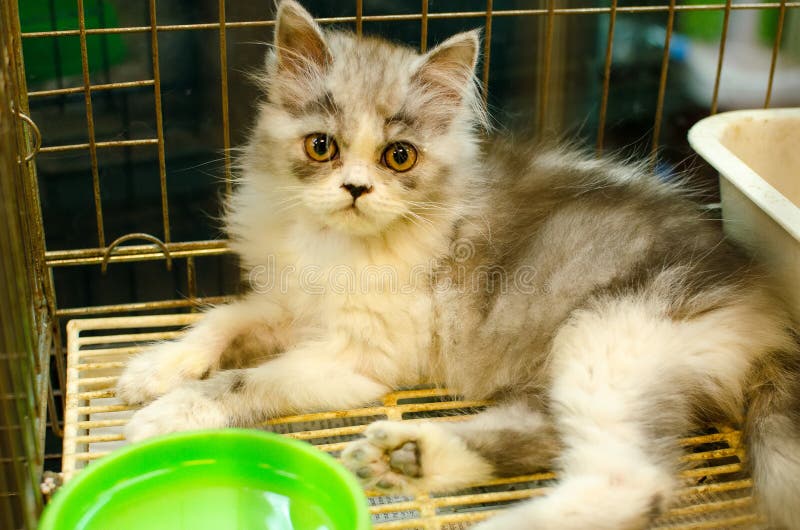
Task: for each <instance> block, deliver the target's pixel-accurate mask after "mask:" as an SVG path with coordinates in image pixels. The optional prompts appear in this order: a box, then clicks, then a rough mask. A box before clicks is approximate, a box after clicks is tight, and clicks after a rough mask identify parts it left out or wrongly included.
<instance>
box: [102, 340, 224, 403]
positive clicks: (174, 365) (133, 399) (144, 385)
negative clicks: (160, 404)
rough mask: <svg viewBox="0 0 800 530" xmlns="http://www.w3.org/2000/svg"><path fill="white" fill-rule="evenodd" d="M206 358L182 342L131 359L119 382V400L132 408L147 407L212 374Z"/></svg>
mask: <svg viewBox="0 0 800 530" xmlns="http://www.w3.org/2000/svg"><path fill="white" fill-rule="evenodd" d="M205 359H206V356H204V355H201V354H200V352H197V351H194V350H192V349H189V348H187V347H186V346H185V345H184V344H182V343H180V342H165V343H162V344H158V345H157V346H154V347H153V348H152V349H150V350H147V351H145V352H143V353H140V354H138V355H136V356H135V357H131V359H130V360H129V361H128V364H127V365H126V366H125V370H124V371H123V372H122V375H121V376H120V378H119V380H118V381H117V389H116V391H117V397H119V398H120V399H121V400H122V401H123V402H125V403H130V404H139V403H148V402H150V401H153V400H154V399H156V398H157V397H159V396H163V395H164V394H166V393H167V392H169V391H170V390H172V389H174V388H177V387H178V386H180V385H181V383H183V382H184V381H186V380H187V379H188V380H191V379H200V378H201V377H203V375H204V374H206V373H207V372H208V370H209V366H208V362H206V361H205Z"/></svg>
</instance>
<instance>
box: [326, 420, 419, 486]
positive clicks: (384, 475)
mask: <svg viewBox="0 0 800 530" xmlns="http://www.w3.org/2000/svg"><path fill="white" fill-rule="evenodd" d="M413 427H414V426H412V425H403V424H401V423H394V422H387V421H381V422H376V423H373V424H372V425H370V426H369V427H367V430H366V431H364V437H365V438H364V439H363V440H359V441H356V442H353V443H352V444H350V446H349V447H348V448H347V449H345V451H344V452H343V453H342V462H343V463H344V464H345V466H347V467H348V468H349V469H350V470H352V471H353V473H355V474H356V476H357V477H358V478H359V480H360V481H361V483H362V484H363V485H364V487H366V488H376V489H379V490H384V491H387V492H389V491H392V492H409V491H414V490H416V489H417V488H418V487H419V486H420V484H419V483H420V481H421V479H422V477H423V474H424V473H423V466H422V461H421V447H420V445H419V443H418V436H417V434H419V433H418V432H416V429H414V428H413Z"/></svg>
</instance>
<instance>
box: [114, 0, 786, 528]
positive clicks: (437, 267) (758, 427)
mask: <svg viewBox="0 0 800 530" xmlns="http://www.w3.org/2000/svg"><path fill="white" fill-rule="evenodd" d="M276 34H277V37H276V43H275V48H274V51H273V52H272V53H271V54H270V56H269V58H268V60H267V66H266V68H265V74H264V76H263V77H262V84H263V86H264V89H265V91H266V97H265V100H264V102H263V103H262V104H261V105H260V107H259V110H258V119H257V123H256V126H255V129H254V131H253V134H252V138H251V141H250V142H249V143H248V145H247V146H246V148H245V149H244V151H243V156H242V158H241V161H240V173H241V174H240V177H239V182H238V186H237V188H236V191H235V192H234V195H233V196H232V197H230V199H229V202H228V205H227V214H226V225H227V230H228V233H229V235H230V236H231V244H232V247H233V249H234V250H235V251H236V252H237V253H238V254H239V256H240V257H241V259H242V265H243V269H244V272H245V275H246V278H247V279H248V280H249V281H250V282H251V284H252V287H253V290H252V292H251V293H249V294H248V295H246V296H245V297H244V298H243V299H242V300H241V301H239V302H237V303H234V304H232V305H229V306H224V307H219V308H215V309H213V310H211V311H210V312H209V314H208V315H207V317H206V318H205V319H204V320H203V321H202V322H201V323H200V324H198V325H196V326H195V327H194V328H193V329H192V330H191V331H190V332H189V333H188V334H187V336H186V337H185V338H184V339H182V340H180V341H177V342H174V343H165V344H162V345H159V346H158V347H156V348H155V349H152V350H150V351H149V352H146V353H145V354H143V355H142V356H140V357H137V358H135V359H134V360H133V361H132V362H131V364H130V365H129V367H128V368H127V370H126V372H125V374H124V375H123V377H122V378H121V380H120V383H119V392H120V395H121V396H123V398H125V399H126V400H128V401H131V402H148V401H152V400H154V401H153V402H152V403H150V404H149V405H148V406H147V407H145V408H144V409H143V410H142V411H140V412H138V413H137V414H136V415H135V416H134V418H133V420H132V421H131V423H130V425H129V427H128V436H129V437H130V438H131V439H141V438H144V437H147V436H151V435H154V434H159V433H162V432H169V431H173V430H181V429H187V428H197V427H218V426H223V425H250V424H253V423H255V422H256V421H258V420H260V419H263V418H266V417H271V416H275V415H280V414H288V413H294V412H308V411H313V410H320V409H329V408H340V407H354V406H359V405H361V404H363V403H365V402H368V401H370V400H373V399H376V398H378V397H379V396H380V395H381V394H382V393H384V392H386V391H388V390H390V389H394V388H399V387H402V386H404V385H412V384H419V383H421V382H431V381H432V382H437V383H447V384H448V385H449V386H451V387H453V388H454V389H456V390H457V391H459V392H461V393H462V394H464V395H465V396H467V397H470V398H476V399H478V398H494V399H496V400H498V401H499V402H500V404H499V405H498V406H497V407H495V408H492V409H489V410H488V411H487V412H485V413H483V414H481V415H479V416H477V417H476V418H474V419H472V420H470V421H467V422H465V423H460V424H453V425H433V424H423V425H421V426H419V427H410V426H407V425H400V424H394V423H391V422H382V423H379V424H376V425H374V426H373V427H370V429H369V430H368V431H367V437H366V438H365V439H364V440H363V441H361V442H358V443H355V444H352V445H351V447H350V448H349V449H348V450H347V451H346V452H345V453H344V455H343V459H344V461H345V462H346V463H347V465H348V466H350V467H351V468H352V469H353V470H354V471H355V472H356V473H357V474H358V476H359V477H360V478H361V479H362V480H363V481H364V482H365V484H369V485H372V486H376V487H380V488H384V489H386V490H387V491H389V490H415V489H426V488H437V489H448V488H450V489H452V488H457V487H462V486H464V485H467V484H469V483H470V482H472V481H476V480H483V479H486V478H490V477H491V476H502V475H506V474H513V473H521V472H526V471H534V470H537V469H542V468H544V467H549V466H556V467H558V468H559V469H560V471H561V477H562V480H561V482H560V484H559V485H558V486H557V487H556V488H555V489H554V490H553V492H552V494H550V495H548V496H547V497H545V498H542V499H537V500H535V501H531V502H528V503H523V504H522V505H520V506H519V507H517V508H514V509H511V510H509V511H507V513H505V514H503V515H502V516H501V517H499V518H497V519H492V520H489V521H488V522H486V523H484V524H483V525H482V526H480V528H481V529H482V530H489V529H492V530H494V529H502V530H513V529H520V530H526V529H530V528H559V529H564V528H575V529H581V528H589V527H592V528H608V529H617V528H642V527H646V526H647V525H649V524H650V522H651V520H652V518H653V517H654V516H656V515H658V514H659V513H660V512H661V510H663V509H664V508H665V507H666V506H668V505H669V502H670V500H671V498H672V496H673V494H674V491H675V488H676V487H677V486H678V482H677V481H676V479H675V477H676V476H677V473H676V472H677V467H676V466H677V464H676V462H677V461H678V459H677V458H676V456H677V455H678V454H679V451H680V450H679V447H678V445H677V443H676V440H677V438H678V437H679V436H681V435H684V434H686V433H688V432H690V431H691V430H693V429H695V428H697V427H698V426H701V425H704V424H707V422H709V421H712V420H714V421H729V422H737V421H741V419H742V413H743V411H747V412H746V419H745V421H744V425H745V429H746V434H747V437H748V441H749V443H750V445H751V455H752V457H753V470H754V473H755V476H756V484H757V487H758V489H759V492H760V494H761V496H762V498H763V499H764V506H765V507H766V508H767V510H768V512H769V514H770V515H771V517H773V520H774V521H775V522H776V523H777V524H783V525H785V526H786V527H787V528H790V529H800V519H798V516H797V514H796V513H795V512H794V511H793V506H794V503H793V501H794V500H796V499H797V498H798V497H800V459H798V457H797V455H798V454H800V416H799V415H798V412H797V411H798V410H799V409H800V360H798V356H800V348H798V343H797V338H796V336H795V335H794V334H793V332H792V329H793V328H794V324H793V322H792V321H791V318H790V317H789V316H788V314H787V313H786V311H785V310H784V309H783V306H782V305H781V303H780V302H779V300H778V297H776V296H775V295H774V293H773V291H772V289H773V288H772V286H771V283H770V281H769V279H768V275H767V274H765V273H764V271H762V270H761V269H760V268H759V266H758V265H757V264H756V263H754V262H753V261H752V260H751V259H750V258H749V257H748V256H747V255H745V254H744V253H743V252H741V251H740V250H739V249H738V248H736V247H735V246H734V245H732V244H731V243H730V242H728V241H726V240H725V238H724V237H723V236H722V234H721V232H720V230H719V227H718V225H717V224H716V223H715V222H714V221H712V220H710V219H706V218H704V216H703V214H702V213H701V211H700V210H699V209H698V208H697V207H696V205H695V204H694V203H692V202H691V201H690V200H689V199H688V198H687V197H686V196H685V195H684V193H683V192H682V191H681V190H680V189H679V187H678V186H675V185H669V184H665V183H663V182H660V181H658V179H657V178H656V177H655V176H654V174H653V171H652V170H651V169H650V168H649V167H648V166H647V165H645V164H636V163H631V162H624V163H623V162H619V161H615V160H612V159H595V158H593V157H591V156H586V155H584V154H581V153H580V152H578V151H576V150H574V149H566V148H564V147H557V146H546V145H538V146H530V145H526V144H525V143H520V142H514V141H507V140H503V139H500V138H492V139H491V140H488V141H486V140H484V139H483V138H482V136H481V133H480V131H481V129H482V128H484V126H485V124H486V123H487V120H486V115H485V112H484V110H483V107H482V106H481V98H480V94H479V91H478V89H477V85H476V84H475V83H474V76H473V73H472V72H473V70H474V66H475V63H476V61H477V56H478V49H479V42H480V41H479V37H478V34H477V33H475V32H468V33H465V34H459V35H457V36H455V37H453V38H451V39H449V40H448V41H446V42H444V43H443V44H442V45H440V46H439V47H438V48H435V49H434V50H432V51H431V52H429V53H428V54H425V55H420V54H417V53H415V52H414V51H412V50H410V49H408V48H405V47H402V46H397V45H394V44H390V43H387V42H385V41H382V40H379V39H373V38H356V37H355V36H354V35H351V34H349V33H342V32H332V31H322V30H321V29H320V28H319V27H318V26H317V25H316V23H315V22H314V21H313V19H312V18H311V16H310V15H308V14H307V13H306V12H305V11H304V10H303V9H302V8H301V7H300V6H299V5H298V4H297V3H295V2H293V1H291V0H285V1H284V2H282V3H281V4H280V8H279V14H278V29H277V30H276ZM298 43H300V44H298ZM301 45H302V46H301ZM309 47H310V49H311V52H308V51H307V50H308V49H309ZM317 132H324V133H327V134H330V135H331V136H332V137H334V138H335V139H336V140H337V141H338V142H339V146H340V157H339V158H338V159H336V160H334V161H331V162H328V163H324V164H319V163H312V162H310V161H309V160H307V158H306V157H305V155H304V153H303V147H302V145H303V138H304V137H305V136H306V135H308V134H311V133H317ZM400 140H402V141H405V142H409V143H412V144H413V145H415V146H416V147H417V149H418V150H419V153H420V158H419V162H418V163H417V165H416V166H415V167H414V168H413V169H412V170H411V171H409V172H407V173H393V172H391V171H390V170H388V169H387V168H386V167H384V166H383V165H381V162H380V157H381V155H380V153H381V151H382V150H383V149H384V148H385V146H386V145H389V144H391V142H393V141H400ZM348 183H356V184H358V185H363V186H365V187H369V190H370V192H369V193H368V194H366V195H364V196H362V197H359V198H358V199H354V198H352V197H350V195H349V194H348V193H347V192H346V191H344V190H343V189H342V186H343V185H344V184H348ZM356 201H358V202H356ZM351 202H352V205H351ZM356 205H357V210H358V211H357V213H354V212H353V211H352V208H355V207H356ZM351 207H352V208H351ZM365 278H366V279H365ZM248 356H250V357H251V358H250V359H248V358H247V357H248ZM230 366H233V367H235V369H228V370H226V369H224V368H226V367H230Z"/></svg>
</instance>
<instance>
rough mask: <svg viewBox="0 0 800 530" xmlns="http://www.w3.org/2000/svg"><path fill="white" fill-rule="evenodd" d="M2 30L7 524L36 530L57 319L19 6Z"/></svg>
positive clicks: (0, 229)
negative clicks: (47, 272) (48, 298)
mask: <svg viewBox="0 0 800 530" xmlns="http://www.w3.org/2000/svg"><path fill="white" fill-rule="evenodd" d="M0 30H1V31H0V145H2V146H3V148H2V149H0V315H2V319H0V525H2V527H3V528H8V529H10V530H17V529H23V528H33V527H34V526H35V524H36V518H37V515H38V513H39V511H40V510H41V508H42V499H41V495H40V494H39V489H38V481H39V477H40V474H41V469H42V463H43V458H44V446H43V443H44V442H43V440H44V426H45V410H46V409H45V407H46V404H47V401H46V396H47V394H46V389H47V372H46V367H49V364H48V363H47V356H48V355H49V346H50V344H49V331H48V330H49V324H50V322H49V318H48V316H47V314H46V307H44V306H43V304H42V302H43V297H44V291H43V286H42V284H41V281H42V271H43V268H42V263H43V261H42V256H41V250H42V246H41V240H40V238H39V234H38V233H36V230H37V228H38V227H39V226H41V225H40V224H39V223H38V220H37V219H36V218H35V217H36V216H38V215H40V213H39V210H38V202H31V191H35V190H36V188H35V184H34V185H33V186H34V187H33V189H32V188H31V186H32V182H31V178H30V176H31V175H30V170H31V168H32V164H31V160H32V158H33V156H31V155H32V154H33V155H35V154H36V151H37V146H38V140H36V139H33V140H32V139H31V137H30V136H29V133H34V134H37V133H38V129H35V124H32V121H31V120H30V119H29V118H28V117H27V114H26V113H27V112H28V109H27V104H26V101H25V96H24V91H25V88H24V86H25V85H24V77H22V75H21V71H20V70H21V65H22V59H21V56H20V55H19V48H20V46H19V42H20V41H19V26H18V18H17V7H16V5H15V4H14V3H7V2H6V3H2V4H0ZM37 200H38V199H37Z"/></svg>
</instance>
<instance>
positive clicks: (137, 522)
mask: <svg viewBox="0 0 800 530" xmlns="http://www.w3.org/2000/svg"><path fill="white" fill-rule="evenodd" d="M370 527H371V524H370V516H369V511H368V509H367V500H366V497H365V496H364V493H363V492H362V490H361V488H360V487H359V485H358V483H357V482H356V480H355V479H354V478H353V476H352V475H350V473H349V472H347V471H346V470H345V469H344V468H343V467H342V466H341V465H340V464H339V463H338V462H336V460H334V459H333V458H331V457H330V456H328V455H326V454H324V453H322V452H321V451H319V450H318V449H315V448H314V447H312V446H311V445H308V444H306V443H303V442H299V441H296V440H291V439H288V438H284V437H281V436H278V435H276V434H272V433H267V432H263V431H253V430H244V429H226V430H218V431H197V432H187V433H179V434H173V435H168V436H163V437H160V438H154V439H152V440H148V441H146V442H144V443H140V444H135V445H131V446H129V447H125V448H123V449H120V450H119V451H116V452H115V453H112V454H111V455H110V456H108V457H105V458H103V459H102V460H100V461H99V462H97V463H94V464H92V465H91V466H89V467H88V468H86V469H85V470H84V471H81V473H80V474H79V475H77V476H76V477H75V478H74V479H73V480H72V481H71V482H69V483H67V484H66V485H65V486H64V487H63V489H61V490H60V491H59V492H58V493H56V495H55V496H54V497H53V500H52V502H51V503H50V504H49V505H48V506H47V509H46V510H45V511H44V514H43V517H42V520H41V522H40V526H39V529H40V530H180V529H186V530H206V529H208V530H211V529H213V530H228V529H231V530H232V529H237V530H368V529H369V528H370Z"/></svg>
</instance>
